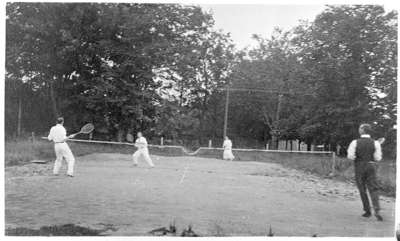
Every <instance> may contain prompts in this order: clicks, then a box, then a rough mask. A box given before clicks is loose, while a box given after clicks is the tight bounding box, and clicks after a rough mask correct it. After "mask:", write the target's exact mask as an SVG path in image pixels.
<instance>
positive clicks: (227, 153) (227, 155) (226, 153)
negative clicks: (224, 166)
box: [223, 150, 235, 160]
mask: <svg viewBox="0 0 400 241" xmlns="http://www.w3.org/2000/svg"><path fill="white" fill-rule="evenodd" d="M223 158H224V160H233V159H235V156H234V155H233V153H232V150H224V156H223Z"/></svg>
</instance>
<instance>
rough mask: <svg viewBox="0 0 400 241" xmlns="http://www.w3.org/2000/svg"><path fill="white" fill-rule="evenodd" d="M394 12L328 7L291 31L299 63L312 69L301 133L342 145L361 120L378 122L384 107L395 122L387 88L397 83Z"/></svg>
mask: <svg viewBox="0 0 400 241" xmlns="http://www.w3.org/2000/svg"><path fill="white" fill-rule="evenodd" d="M396 16H397V15H396V14H395V13H394V12H390V13H385V11H384V9H383V7H381V6H376V5H374V6H371V5H362V6H361V5H357V6H351V5H350V6H349V5H343V6H329V7H328V9H327V10H325V11H324V12H323V13H321V14H320V15H318V16H317V18H316V19H315V21H314V22H313V23H312V24H309V25H301V26H299V27H298V28H297V29H296V30H295V34H296V35H297V37H295V38H294V39H293V41H294V44H295V45H297V46H299V48H298V49H299V51H298V54H300V55H301V56H302V58H301V64H302V65H303V67H304V68H305V69H307V70H308V71H309V72H310V73H311V74H310V75H309V76H310V78H309V79H308V83H307V86H309V87H310V88H312V89H313V90H314V92H315V93H316V98H315V100H314V101H313V104H312V106H311V107H309V110H308V112H309V113H310V114H309V115H308V118H307V120H306V123H305V124H304V125H303V127H302V128H301V132H302V135H303V136H304V137H313V139H314V141H315V142H320V143H321V142H322V143H324V144H330V145H331V146H332V147H336V144H340V145H343V146H344V145H347V144H348V143H349V141H350V140H351V139H353V138H354V137H356V136H357V127H358V125H359V124H360V123H362V122H373V123H378V121H379V119H380V118H379V116H380V115H382V114H383V113H382V112H385V113H387V116H388V118H389V119H391V120H392V122H391V124H389V126H393V124H394V123H395V118H394V112H395V105H391V104H389V103H394V102H393V101H394V99H395V98H393V96H391V95H390V94H389V93H391V92H393V91H394V89H395V88H394V87H395V86H396V80H395V77H394V76H395V73H396V71H397V69H396V67H395V65H394V64H393V62H392V61H393V60H396V59H397V52H396V50H395V49H396V47H395V46H396V38H395V36H396V35H397V30H396V29H397V27H396V26H397V21H396ZM382 64H383V65H385V66H387V67H385V68H384V67H383V65H382ZM382 94H383V96H385V97H383V98H381V97H379V95H381V96H382ZM388 96H391V97H388ZM376 98H378V99H379V100H380V101H379V102H381V103H382V102H385V103H386V104H384V105H385V107H383V106H379V105H377V104H376V100H374V99H376ZM389 106H390V107H389ZM383 109H385V111H383ZM389 112H390V113H392V114H388V113H389ZM311 113H312V114H311ZM377 113H379V114H378V115H377ZM389 115H390V117H389Z"/></svg>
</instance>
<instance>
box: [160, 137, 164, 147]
mask: <svg viewBox="0 0 400 241" xmlns="http://www.w3.org/2000/svg"><path fill="white" fill-rule="evenodd" d="M160 144H161V145H162V146H163V145H164V137H161V138H160Z"/></svg>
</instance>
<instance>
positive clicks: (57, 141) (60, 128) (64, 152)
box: [47, 117, 94, 177]
mask: <svg viewBox="0 0 400 241" xmlns="http://www.w3.org/2000/svg"><path fill="white" fill-rule="evenodd" d="M93 130H94V125H93V124H92V123H88V124H86V125H84V126H83V127H82V128H81V130H80V131H79V132H77V133H75V134H72V135H69V136H68V137H67V131H66V130H65V128H64V118H63V117H59V118H57V125H55V126H53V127H52V128H51V129H50V133H49V136H48V137H47V139H49V141H53V142H54V151H55V152H56V161H55V162H54V169H53V174H54V175H58V172H59V171H60V168H61V166H62V160H63V159H64V158H65V160H66V161H67V164H68V170H67V175H68V176H69V177H73V176H74V164H75V157H74V155H73V154H72V151H71V149H69V146H68V144H67V143H66V141H67V140H68V139H71V138H74V137H75V136H76V135H78V134H89V133H91V132H92V131H93Z"/></svg>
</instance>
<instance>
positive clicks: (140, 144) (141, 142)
mask: <svg viewBox="0 0 400 241" xmlns="http://www.w3.org/2000/svg"><path fill="white" fill-rule="evenodd" d="M135 146H136V147H137V148H139V149H143V148H147V140H146V138H144V137H143V136H142V137H139V138H137V139H136V141H135Z"/></svg>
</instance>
